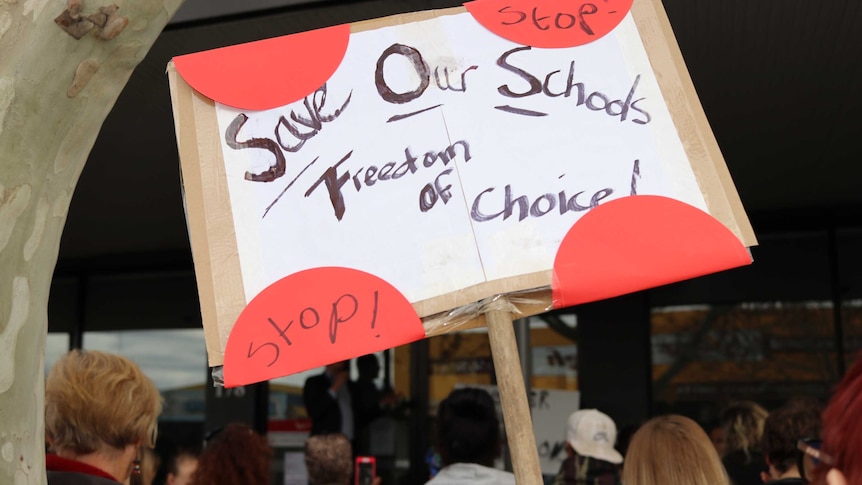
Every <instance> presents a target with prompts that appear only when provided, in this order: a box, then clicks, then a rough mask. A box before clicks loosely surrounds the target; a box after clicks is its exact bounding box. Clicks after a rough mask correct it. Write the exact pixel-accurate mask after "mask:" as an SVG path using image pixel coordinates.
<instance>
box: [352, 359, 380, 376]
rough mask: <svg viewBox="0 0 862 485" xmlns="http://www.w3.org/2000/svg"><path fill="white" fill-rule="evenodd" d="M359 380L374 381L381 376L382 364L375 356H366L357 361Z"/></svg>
mask: <svg viewBox="0 0 862 485" xmlns="http://www.w3.org/2000/svg"><path fill="white" fill-rule="evenodd" d="M356 368H357V370H358V371H359V379H368V380H374V379H376V378H377V376H378V375H379V374H380V362H378V361H377V356H376V355H374V354H366V355H363V356H362V357H359V358H358V359H356Z"/></svg>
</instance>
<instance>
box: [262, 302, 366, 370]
mask: <svg viewBox="0 0 862 485" xmlns="http://www.w3.org/2000/svg"><path fill="white" fill-rule="evenodd" d="M373 297H374V300H373V304H372V306H371V325H370V329H371V330H378V329H376V324H377V312H378V309H379V304H380V292H379V290H374V293H373ZM365 304H367V302H366V301H361V300H360V299H359V298H358V297H357V296H356V295H354V294H351V293H344V294H342V295H341V296H339V297H338V298H336V299H335V300H334V301H333V302H332V304H331V306H330V308H329V325H328V329H327V330H328V337H329V343H331V344H333V345H334V344H336V343H337V342H338V328H339V326H340V325H342V324H344V323H347V322H348V321H351V320H353V319H354V318H356V316H357V314H358V313H359V310H360V308H361V307H364V306H365ZM366 312H367V310H366ZM363 314H365V315H367V313H365V312H364V313H363ZM267 322H268V323H269V325H270V326H271V327H272V329H273V330H274V331H275V334H276V335H277V336H278V337H279V338H281V339H282V340H283V341H284V343H286V344H287V346H288V347H291V346H293V341H292V340H291V339H290V338H289V337H288V336H287V332H288V330H290V328H291V326H292V325H293V322H294V321H293V320H291V321H290V322H288V324H287V325H286V326H285V327H284V328H281V327H279V325H278V324H277V323H276V322H275V320H274V319H273V318H271V317H270V318H267ZM319 323H320V313H319V312H318V310H317V309H316V308H314V307H311V306H309V307H305V308H303V309H302V311H301V312H299V326H300V329H301V330H298V331H305V330H312V329H314V328H315V327H317V325H318V324H319ZM375 336H376V337H379V336H380V334H379V333H377V334H376V335H375ZM263 348H267V349H271V350H272V352H273V353H274V354H273V358H272V359H271V360H270V361H269V362H268V363H267V364H266V366H267V367H272V366H273V365H274V364H275V363H276V362H278V359H279V357H281V346H280V345H279V344H278V343H276V342H273V341H267V342H264V343H262V344H260V345H258V346H257V347H255V344H254V342H253V341H252V342H249V345H248V353H247V354H246V358H248V359H251V358H252V357H254V356H255V355H257V353H258V352H260V350H261V349H263Z"/></svg>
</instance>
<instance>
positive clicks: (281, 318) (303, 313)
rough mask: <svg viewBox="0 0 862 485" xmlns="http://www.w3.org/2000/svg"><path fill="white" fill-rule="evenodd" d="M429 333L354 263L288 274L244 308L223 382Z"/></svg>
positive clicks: (277, 373) (260, 377) (262, 376)
mask: <svg viewBox="0 0 862 485" xmlns="http://www.w3.org/2000/svg"><path fill="white" fill-rule="evenodd" d="M424 337H425V330H424V328H423V327H422V322H421V321H420V320H419V317H418V316H417V315H416V312H415V310H413V306H412V305H410V302H408V301H407V300H405V299H404V297H403V296H402V295H401V293H399V292H398V290H396V289H395V288H394V287H392V285H390V284H388V283H386V282H385V281H383V280H381V279H379V278H377V277H376V276H373V275H371V274H368V273H364V272H362V271H357V270H353V269H349V268H336V267H326V268H315V269H310V270H306V271H300V272H299V273H295V274H292V275H290V276H287V277H285V278H283V279H281V280H279V281H277V282H275V283H273V284H272V285H270V286H269V287H268V288H266V289H265V290H264V291H262V292H261V293H260V294H259V295H257V296H256V297H255V298H254V299H253V300H252V301H251V303H249V304H248V306H247V307H246V308H245V310H243V312H242V313H241V314H240V316H239V319H237V322H236V324H235V325H234V328H233V331H232V332H231V334H230V339H229V340H228V342H227V348H226V349H225V365H224V369H225V375H224V377H225V386H226V387H234V386H238V385H244V384H251V383H253V382H260V381H265V380H268V379H273V378H276V377H281V376H286V375H290V374H294V373H296V372H300V371H303V370H306V369H311V368H314V367H319V366H321V365H325V364H329V363H331V362H337V361H340V360H345V359H350V358H352V357H356V356H358V355H363V354H368V353H372V352H377V351H380V350H383V349H388V348H391V347H394V346H396V345H401V344H403V343H407V342H413V341H415V340H419V339H422V338H424Z"/></svg>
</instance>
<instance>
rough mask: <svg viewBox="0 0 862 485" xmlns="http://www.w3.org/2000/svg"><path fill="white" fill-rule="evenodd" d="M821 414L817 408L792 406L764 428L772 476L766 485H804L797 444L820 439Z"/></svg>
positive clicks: (781, 410) (776, 413)
mask: <svg viewBox="0 0 862 485" xmlns="http://www.w3.org/2000/svg"><path fill="white" fill-rule="evenodd" d="M820 423H821V419H820V410H819V409H818V408H817V407H814V406H808V405H806V406H802V405H793V404H788V405H785V406H783V407H781V408H779V409H778V410H776V411H773V412H772V414H770V415H769V417H768V418H767V419H766V424H765V425H764V427H763V439H762V441H763V445H762V448H763V454H764V455H765V456H766V465H767V466H768V472H767V473H766V474H765V476H764V477H763V482H764V483H767V484H769V485H804V484H805V483H806V481H805V480H803V479H802V475H801V473H800V470H799V467H798V465H797V461H798V458H799V456H800V453H799V450H798V448H797V442H798V441H799V440H801V439H806V438H819V437H820V429H821V424H820Z"/></svg>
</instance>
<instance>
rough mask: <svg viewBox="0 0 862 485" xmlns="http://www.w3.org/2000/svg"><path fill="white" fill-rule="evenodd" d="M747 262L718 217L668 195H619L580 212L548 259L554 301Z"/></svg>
mask: <svg viewBox="0 0 862 485" xmlns="http://www.w3.org/2000/svg"><path fill="white" fill-rule="evenodd" d="M747 264H751V255H750V254H749V252H748V250H747V249H746V247H745V246H744V245H743V244H742V243H741V242H740V240H739V239H738V238H737V237H736V236H735V235H734V234H733V233H732V232H731V231H730V230H729V229H727V228H726V227H725V226H724V224H722V223H721V222H719V221H718V220H717V219H715V218H714V217H712V216H710V215H709V214H707V213H706V212H703V211H702V210H700V209H697V208H695V207H693V206H690V205H688V204H685V203H683V202H680V201H678V200H675V199H670V198H667V197H660V196H651V195H635V196H630V197H623V198H621V199H616V200H613V201H610V202H608V203H605V204H602V205H600V206H599V207H596V208H595V209H592V210H591V211H590V212H589V213H587V214H586V215H584V216H583V217H582V218H581V219H580V220H578V222H576V223H575V224H574V226H572V228H571V229H570V230H569V232H568V233H567V234H566V237H565V238H563V241H562V243H561V244H560V247H559V249H558V250H557V256H556V259H555V260H554V278H553V286H552V292H553V300H554V308H564V307H568V306H572V305H578V304H581V303H587V302H591V301H598V300H604V299H606V298H612V297H615V296H620V295H624V294H627V293H631V292H635V291H640V290H645V289H648V288H654V287H657V286H661V285H665V284H668V283H674V282H677V281H682V280H686V279H689V278H694V277H697V276H702V275H706V274H710V273H716V272H719V271H724V270H727V269H731V268H736V267H739V266H744V265H747Z"/></svg>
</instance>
